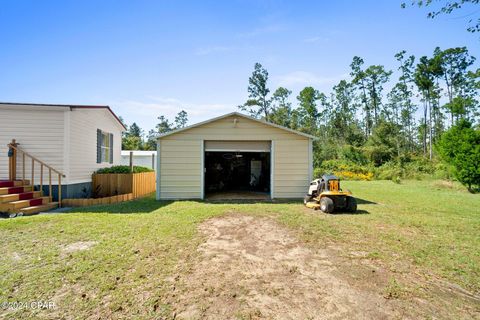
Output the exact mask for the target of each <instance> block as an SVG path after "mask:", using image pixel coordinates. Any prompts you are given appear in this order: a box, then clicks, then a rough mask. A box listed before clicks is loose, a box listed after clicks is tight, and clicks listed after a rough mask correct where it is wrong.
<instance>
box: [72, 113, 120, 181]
mask: <svg viewBox="0 0 480 320" xmlns="http://www.w3.org/2000/svg"><path fill="white" fill-rule="evenodd" d="M97 129H100V130H101V131H102V132H104V133H105V134H106V141H107V142H106V144H105V147H104V148H103V149H104V150H107V149H108V148H109V147H110V146H109V145H108V143H109V142H108V140H109V139H108V134H109V133H112V134H113V164H110V163H109V162H108V161H109V159H108V157H109V152H106V155H105V156H104V157H103V158H102V163H97ZM121 148H122V130H121V127H120V125H119V123H118V122H117V121H116V119H114V118H113V117H112V115H111V114H110V112H109V111H108V110H106V109H73V110H72V111H71V112H70V152H69V162H70V163H69V165H70V175H69V176H70V181H71V182H73V183H80V182H88V181H91V180H92V173H93V172H94V171H96V170H98V169H100V168H104V167H110V166H112V165H118V164H120V157H121V155H120V153H121ZM102 156H103V154H102Z"/></svg>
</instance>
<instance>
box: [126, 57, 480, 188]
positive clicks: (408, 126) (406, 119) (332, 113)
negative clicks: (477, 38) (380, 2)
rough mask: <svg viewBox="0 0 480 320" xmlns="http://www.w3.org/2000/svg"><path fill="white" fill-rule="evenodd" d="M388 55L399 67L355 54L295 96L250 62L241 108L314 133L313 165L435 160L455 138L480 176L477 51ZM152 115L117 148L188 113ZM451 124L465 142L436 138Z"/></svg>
mask: <svg viewBox="0 0 480 320" xmlns="http://www.w3.org/2000/svg"><path fill="white" fill-rule="evenodd" d="M394 58H395V60H396V63H397V68H396V70H389V69H387V68H386V67H385V66H383V65H376V64H373V65H366V64H365V61H364V59H363V58H361V57H358V56H355V57H353V59H352V62H351V63H350V74H349V75H350V77H349V78H348V79H344V80H341V81H339V82H338V83H337V84H335V85H334V86H333V87H332V89H331V90H330V92H326V93H325V92H320V91H319V90H317V89H316V88H314V87H312V86H307V87H305V88H303V89H302V90H301V91H300V92H299V93H298V95H297V96H296V97H295V99H292V91H291V90H289V89H288V88H285V87H279V88H277V89H275V90H274V91H272V90H271V89H270V86H269V73H268V71H267V70H266V69H265V68H264V67H263V66H262V65H261V64H260V63H256V64H255V66H254V70H253V72H252V75H251V76H250V78H249V79H248V87H247V91H248V99H247V100H246V102H245V103H244V104H242V105H240V106H239V108H240V109H241V110H242V111H244V112H246V113H248V114H249V115H251V116H253V117H256V118H259V119H263V120H265V121H268V122H272V123H276V124H279V125H281V126H285V127H288V128H291V129H294V130H298V131H301V132H304V133H308V134H311V135H314V136H316V137H318V139H317V140H316V141H315V142H314V166H315V167H321V166H322V163H324V162H325V161H328V160H343V161H347V162H350V163H354V164H359V165H372V166H375V167H381V166H382V165H384V164H387V163H389V164H391V163H404V162H409V161H412V159H415V158H416V157H422V158H424V159H428V160H430V161H433V160H436V158H437V157H438V155H440V156H442V155H443V158H445V159H447V158H448V157H447V154H448V151H445V150H440V147H441V146H447V145H448V146H452V144H453V145H462V146H463V148H464V149H466V150H467V151H468V150H470V151H468V152H473V153H475V155H473V156H472V155H470V156H467V157H466V158H468V159H470V160H469V161H467V163H469V164H468V166H470V169H469V170H467V171H468V173H464V174H463V175H464V176H469V177H470V180H472V179H473V181H474V182H473V184H474V185H475V184H480V168H479V163H480V159H479V156H480V147H479V146H475V144H478V145H480V141H478V143H476V142H475V141H477V140H478V137H477V136H478V135H479V130H478V125H479V120H480V112H479V111H480V109H479V100H478V93H479V90H480V69H474V62H475V57H473V56H472V55H471V54H470V53H469V51H468V49H467V48H466V47H456V48H448V49H445V50H442V49H440V48H435V50H433V52H432V54H431V55H430V56H421V57H420V58H416V57H415V56H414V55H411V54H407V52H406V51H404V50H403V51H400V52H398V53H397V54H396V55H395V56H394ZM157 119H158V121H159V122H158V124H157V125H156V126H155V128H154V129H151V130H149V131H148V133H147V134H145V133H144V131H143V130H142V129H141V128H140V127H139V126H138V125H137V124H136V123H133V124H132V125H130V126H129V127H128V131H127V132H125V133H124V137H123V139H122V149H124V150H155V149H156V137H157V136H158V135H159V134H161V133H165V132H168V131H170V130H175V129H179V128H183V127H185V126H186V124H187V122H188V114H187V112H186V111H185V110H182V111H180V112H179V113H178V114H177V115H176V116H175V118H174V120H173V121H170V120H169V119H167V118H166V117H165V116H159V117H158V118H157ZM475 126H476V128H475ZM450 128H452V129H453V128H464V129H467V128H469V129H468V130H470V131H468V132H469V138H468V139H467V138H465V139H467V140H468V141H469V142H468V143H467V144H466V145H465V141H455V139H454V138H455V135H451V134H449V135H445V137H448V139H449V142H445V141H443V142H442V141H441V138H442V136H444V133H445V132H446V131H447V130H449V129H450ZM465 132H466V131H465ZM459 136H464V137H465V134H461V135H459ZM445 139H447V138H445ZM452 139H453V140H452ZM465 139H464V140H465ZM477 149H478V150H477ZM472 150H473V151H472ZM450 156H454V157H455V155H451V154H450ZM462 157H463V158H465V156H462ZM452 161H453V160H452ZM456 161H457V162H459V161H460V162H462V161H461V160H458V159H457V160H456ZM463 162H465V161H463ZM472 172H474V173H472ZM475 181H476V182H475Z"/></svg>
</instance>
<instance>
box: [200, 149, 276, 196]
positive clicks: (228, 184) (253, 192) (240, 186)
mask: <svg viewBox="0 0 480 320" xmlns="http://www.w3.org/2000/svg"><path fill="white" fill-rule="evenodd" d="M205 193H206V198H207V199H209V200H215V199H232V200H233V199H252V200H266V199H269V198H270V152H265V151H263V152H254V151H238V152H233V151H206V152H205Z"/></svg>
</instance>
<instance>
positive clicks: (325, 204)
mask: <svg viewBox="0 0 480 320" xmlns="http://www.w3.org/2000/svg"><path fill="white" fill-rule="evenodd" d="M334 209H335V206H334V204H333V200H332V199H330V198H329V197H323V198H322V199H320V210H322V211H323V212H325V213H332V212H333V210H334Z"/></svg>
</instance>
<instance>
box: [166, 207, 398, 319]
mask: <svg viewBox="0 0 480 320" xmlns="http://www.w3.org/2000/svg"><path fill="white" fill-rule="evenodd" d="M200 231H201V232H202V233H203V234H204V235H205V236H206V241H205V243H203V244H202V245H201V246H200V247H199V255H198V257H197V258H196V261H195V262H194V263H193V264H192V268H191V270H190V271H191V273H190V274H189V275H188V276H186V277H185V278H184V279H182V280H181V282H182V285H181V286H182V287H183V290H182V292H180V294H179V295H178V297H177V299H176V303H175V305H176V306H177V308H176V309H177V310H176V313H177V314H176V315H177V317H178V318H181V319H192V318H193V319H195V318H206V319H220V318H224V319H230V318H237V317H238V318H268V319H274V318H282V319H342V318H358V315H362V318H369V319H373V318H376V319H378V318H391V317H395V316H400V314H399V313H397V312H396V311H395V309H394V308H393V307H392V306H391V303H390V301H388V300H386V299H385V298H384V297H383V296H382V295H381V294H378V293H375V292H371V291H368V290H363V289H358V288H355V287H352V286H351V285H350V284H349V283H348V281H346V280H345V279H342V278H340V277H339V275H338V274H337V272H336V269H337V268H338V266H337V265H336V261H335V257H334V256H332V254H331V252H330V251H329V250H328V249H325V250H317V251H313V250H312V249H310V248H307V247H306V246H304V245H303V243H301V242H300V241H299V240H298V239H297V238H296V237H295V236H294V235H292V234H291V233H290V232H289V231H288V230H286V229H285V228H284V227H282V226H280V225H278V224H277V223H275V222H274V221H273V220H271V219H269V218H257V217H250V216H244V215H239V214H238V215H230V216H226V217H221V218H215V219H211V220H208V221H207V222H205V223H203V224H202V225H201V226H200Z"/></svg>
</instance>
